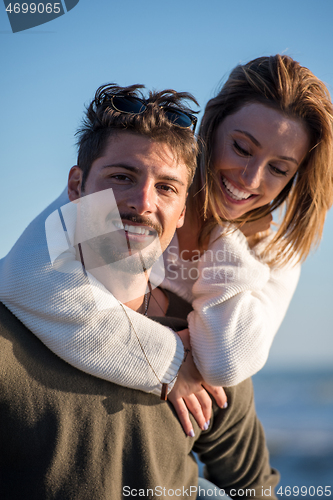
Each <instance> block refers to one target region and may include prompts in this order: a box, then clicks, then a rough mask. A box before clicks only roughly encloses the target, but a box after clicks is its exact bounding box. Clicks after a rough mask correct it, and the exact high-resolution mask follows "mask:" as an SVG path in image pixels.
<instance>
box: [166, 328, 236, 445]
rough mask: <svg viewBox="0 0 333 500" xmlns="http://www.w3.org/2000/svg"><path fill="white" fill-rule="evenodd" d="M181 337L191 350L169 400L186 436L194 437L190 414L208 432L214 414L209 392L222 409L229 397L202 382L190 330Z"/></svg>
mask: <svg viewBox="0 0 333 500" xmlns="http://www.w3.org/2000/svg"><path fill="white" fill-rule="evenodd" d="M179 336H180V337H181V339H182V341H183V344H184V348H185V350H187V349H189V351H188V352H187V356H186V360H185V361H184V362H183V364H182V366H181V367H180V370H179V373H178V377H177V380H176V383H175V385H174V387H173V389H172V391H171V392H170V394H169V395H168V400H169V401H170V402H171V403H172V404H173V406H174V408H175V410H176V412H177V415H178V417H179V420H180V422H181V424H182V426H183V428H184V431H185V432H186V434H187V435H188V436H192V437H193V436H194V431H193V427H192V423H191V420H190V418H189V414H188V412H189V411H190V412H191V413H192V415H193V416H194V418H195V420H196V421H197V423H198V425H199V427H200V428H201V429H202V430H206V429H207V428H208V425H209V420H210V418H211V412H212V400H211V398H210V397H209V395H208V393H207V391H208V392H209V393H210V394H211V395H212V396H213V397H214V399H215V401H216V403H217V404H218V405H219V406H220V407H221V408H222V407H226V406H227V404H226V403H227V397H226V395H225V392H224V390H223V389H222V387H213V386H211V385H209V384H206V383H205V382H204V381H203V380H202V377H201V375H200V373H199V372H198V370H197V368H196V366H195V364H194V361H193V358H192V353H191V346H190V340H189V331H188V329H186V330H182V331H181V332H179Z"/></svg>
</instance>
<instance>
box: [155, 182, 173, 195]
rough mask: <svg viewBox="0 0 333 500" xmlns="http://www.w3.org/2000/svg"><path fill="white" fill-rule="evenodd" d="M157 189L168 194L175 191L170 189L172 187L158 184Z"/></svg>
mask: <svg viewBox="0 0 333 500" xmlns="http://www.w3.org/2000/svg"><path fill="white" fill-rule="evenodd" d="M158 188H159V189H161V190H162V191H166V192H168V193H175V192H176V191H175V189H174V188H173V187H172V186H168V185H167V184H160V185H159V186H158Z"/></svg>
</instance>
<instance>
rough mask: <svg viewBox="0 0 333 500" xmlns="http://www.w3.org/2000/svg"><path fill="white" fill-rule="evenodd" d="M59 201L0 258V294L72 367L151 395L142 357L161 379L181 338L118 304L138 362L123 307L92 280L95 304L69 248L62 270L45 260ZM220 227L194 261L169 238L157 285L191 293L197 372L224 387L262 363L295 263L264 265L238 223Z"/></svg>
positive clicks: (171, 370)
mask: <svg viewBox="0 0 333 500" xmlns="http://www.w3.org/2000/svg"><path fill="white" fill-rule="evenodd" d="M68 202H69V200H68V197H67V194H66V192H64V193H63V194H62V195H61V196H60V197H59V198H58V199H57V200H56V201H55V202H54V203H52V204H51V205H50V206H49V207H48V208H47V209H46V210H45V211H44V212H42V213H41V214H40V215H39V216H38V217H37V218H36V219H35V220H34V221H33V222H32V223H31V224H30V225H29V226H28V228H27V229H26V230H25V232H24V233H23V234H22V236H21V237H20V238H19V240H18V241H17V242H16V244H15V245H14V247H13V248H12V250H11V251H10V252H9V254H8V255H7V256H6V257H5V258H4V259H2V260H1V261H0V300H1V301H2V302H3V303H4V304H5V305H6V306H7V307H8V309H10V311H11V312H12V313H13V314H15V315H16V316H17V317H18V318H19V319H20V320H21V321H22V323H24V324H25V325H26V326H27V327H28V328H29V329H30V330H31V331H32V332H33V333H34V334H35V335H36V336H37V337H39V338H40V340H41V341H42V342H43V343H44V344H45V345H46V346H48V347H49V349H51V350H52V351H53V352H54V353H56V354H57V355H58V356H59V357H61V358H62V359H64V360H65V361H67V362H68V363H70V364H72V365H73V366H75V367H77V368H78V369H80V370H82V371H85V372H87V373H90V374H91V375H94V376H97V377H100V378H103V379H106V380H110V381H111V382H114V383H117V384H120V385H124V386H127V387H132V388H135V389H141V390H144V391H145V392H152V393H154V394H157V395H159V394H160V393H161V384H160V383H159V382H158V381H157V379H156V376H155V375H154V373H153V371H152V369H151V366H149V365H152V366H153V368H154V370H155V372H156V373H157V375H158V378H159V379H160V380H161V381H162V382H169V381H170V380H172V379H173V378H174V376H175V375H176V374H177V372H178V369H179V367H180V364H181V362H182V359H183V345H182V342H181V341H180V339H179V337H178V336H177V335H176V334H175V333H174V332H172V330H170V329H169V328H166V327H163V326H162V325H159V324H158V323H156V322H154V321H151V320H149V319H148V318H146V317H144V316H142V315H141V314H138V313H135V312H134V311H132V310H131V309H129V308H126V311H127V314H128V316H129V317H130V318H131V321H132V323H133V325H134V328H135V330H136V332H137V334H138V336H139V338H140V342H141V344H142V345H143V348H144V350H145V354H146V356H147V358H148V360H149V363H147V358H146V356H145V355H144V354H143V352H142V349H141V347H140V346H139V343H138V340H137V337H136V335H135V334H134V333H133V331H132V328H131V326H130V325H129V321H128V319H127V317H126V315H125V314H124V311H123V309H122V308H121V306H119V303H118V302H117V301H116V300H115V299H113V297H112V295H111V294H110V293H109V292H107V291H106V289H105V288H104V287H103V286H102V285H101V284H100V283H98V282H97V280H95V293H96V290H97V292H98V291H100V293H101V296H102V300H103V297H104V296H105V294H107V296H108V303H109V304H110V305H111V306H110V307H109V309H106V310H102V311H101V310H97V308H96V305H95V300H94V298H93V297H92V292H91V287H90V284H91V282H92V281H93V280H94V278H93V277H92V276H89V281H88V279H87V277H86V276H85V275H84V273H83V272H82V266H81V264H80V263H79V262H77V261H76V260H75V251H74V248H73V247H70V246H68V248H67V249H65V251H64V254H63V255H64V260H65V261H66V266H67V270H68V271H69V272H67V273H62V272H58V271H56V270H55V269H54V268H53V266H52V265H51V262H50V256H49V251H48V248H47V243H46V237H45V221H46V219H47V218H48V216H49V215H50V214H51V213H53V212H54V211H55V210H57V209H59V208H60V207H61V206H63V205H65V204H67V203H68ZM68 230H70V229H68ZM220 232H221V229H220V228H217V229H215V230H214V231H213V233H212V235H211V238H210V244H209V248H208V251H207V252H206V253H205V254H204V255H203V256H202V257H201V258H200V260H199V261H198V262H184V261H182V260H181V259H180V257H179V252H178V243H177V237H175V238H174V239H173V241H172V243H171V244H170V247H169V252H168V253H167V254H166V257H165V259H166V260H165V264H166V280H165V282H164V283H163V284H164V285H165V287H166V288H168V289H170V290H171V291H173V292H175V293H177V294H178V295H179V296H182V297H183V298H185V299H186V300H187V301H190V302H193V307H194V311H193V312H192V313H190V315H189V317H188V320H189V328H190V335H191V343H192V347H193V356H194V359H195V362H196V364H197V366H198V368H199V370H200V372H201V374H202V375H203V377H204V379H205V380H206V381H207V382H208V383H210V384H213V385H223V386H230V385H235V384H238V383H240V382H241V381H243V380H245V379H246V378H247V377H249V376H251V375H253V374H254V373H256V372H257V371H258V370H260V369H261V368H262V366H263V365H264V364H265V361H266V359H267V356H268V352H269V349H270V346H271V343H272V341H273V338H274V335H275V333H276V331H277V330H278V328H279V326H280V324H281V321H282V319H283V317H284V315H285V313H286V310H287V308H288V305H289V302H290V300H291V297H292V295H293V293H294V290H295V288H296V285H297V281H298V278H299V266H295V267H292V266H285V267H283V268H279V269H271V268H270V267H269V266H268V265H267V264H265V263H263V262H261V261H260V260H259V258H258V257H257V254H256V253H255V252H253V251H251V250H250V249H249V247H248V245H247V241H246V238H245V237H244V236H243V234H242V233H241V232H240V231H238V230H236V231H234V232H232V233H230V234H227V235H224V236H223V237H222V238H219V235H220ZM69 239H71V238H69ZM263 244H265V242H264V243H263ZM170 249H171V251H170ZM186 269H187V270H186ZM193 283H194V286H193ZM192 287H193V288H192ZM98 293H99V292H98ZM95 299H96V297H95ZM171 387H172V384H171Z"/></svg>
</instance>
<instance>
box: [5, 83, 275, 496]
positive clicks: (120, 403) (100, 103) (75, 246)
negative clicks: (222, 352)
mask: <svg viewBox="0 0 333 500" xmlns="http://www.w3.org/2000/svg"><path fill="white" fill-rule="evenodd" d="M137 91H138V87H134V86H133V87H130V88H125V89H123V88H119V87H116V86H107V87H101V88H100V89H98V91H97V93H96V96H95V99H94V101H93V102H92V103H91V105H90V107H89V108H88V111H87V119H86V122H85V124H84V126H83V128H82V130H81V135H80V148H79V156H78V165H77V166H76V167H73V168H72V169H71V171H70V175H69V180H68V198H69V200H70V201H72V202H73V201H75V202H76V206H77V210H76V216H75V217H74V218H75V220H76V224H75V225H71V224H72V222H73V220H74V219H73V217H72V215H73V214H72V208H73V204H71V205H68V203H67V202H68V199H67V198H66V196H63V197H61V198H60V200H58V202H57V203H55V204H52V205H51V206H50V207H48V209H46V211H44V213H43V214H41V215H40V216H39V217H38V218H37V219H36V220H35V221H34V222H33V223H32V225H31V227H30V228H28V230H27V231H26V232H25V233H24V234H23V235H22V237H21V238H20V240H19V241H18V243H17V244H16V245H15V246H14V248H13V249H12V251H11V252H10V253H9V255H8V256H7V257H6V258H5V259H3V260H2V261H1V263H0V277H1V287H0V299H1V300H2V302H3V303H4V305H2V304H1V306H0V333H1V335H0V406H1V424H0V440H1V441H0V444H1V448H0V449H1V452H0V471H1V473H0V474H1V475H0V492H1V498H2V499H11V500H15V499H21V498H29V499H36V500H37V499H38V500H40V499H44V498H45V499H57V500H58V499H66V500H67V499H80V500H81V499H82V500H83V499H87V500H88V499H89V500H91V499H92V498H96V499H98V500H104V499H105V500H106V499H110V498H112V499H116V500H117V499H120V498H124V497H132V496H141V497H146V498H155V497H162V498H172V497H184V498H192V499H194V498H196V496H197V493H198V491H197V489H198V477H197V466H196V463H195V460H194V458H193V456H192V450H195V451H197V452H198V453H199V454H200V456H201V458H202V460H203V461H204V462H206V464H207V476H208V478H209V479H210V480H211V481H212V482H213V483H214V484H216V485H217V486H218V487H220V488H224V489H225V491H226V492H228V493H229V494H230V495H231V496H233V497H240V496H244V495H246V496H247V497H251V498H272V495H273V492H272V487H273V486H274V485H275V484H276V476H275V474H274V472H273V471H271V469H270V467H269V464H268V457H267V450H266V448H265V442H264V436H263V432H262V429H261V426H260V423H259V422H258V420H257V418H256V415H255V412H254V406H253V394H252V387H251V383H250V382H249V381H246V382H244V383H243V384H241V385H240V386H238V387H234V388H231V389H230V390H228V401H229V408H228V410H227V411H224V410H221V409H219V408H217V407H214V414H213V416H212V419H211V421H210V423H209V425H207V426H206V429H207V430H206V431H202V429H200V428H199V427H198V425H197V424H196V422H195V421H192V424H191V425H193V429H194V433H195V438H194V436H193V437H191V438H189V437H187V436H186V435H185V433H184V431H183V429H182V427H181V425H180V423H179V421H178V419H177V418H176V416H175V413H174V411H173V409H172V406H170V405H169V404H168V403H165V402H164V401H161V400H160V399H158V398H156V396H155V395H154V394H145V393H143V392H142V391H139V390H134V389H129V388H127V387H123V385H130V386H131V387H135V388H137V389H140V388H143V386H144V384H143V381H145V383H146V380H147V378H149V377H150V378H151V387H152V392H154V393H155V394H157V393H159V392H160V391H161V389H163V390H164V392H165V391H166V390H167V388H166V386H167V384H168V383H170V385H171V384H172V382H173V378H175V376H176V375H177V373H178V371H179V368H180V365H181V364H182V361H183V358H184V348H183V344H182V342H181V340H180V339H179V338H178V337H177V335H176V334H175V333H174V332H173V331H172V330H170V329H166V328H164V327H163V326H162V325H161V326H160V328H161V330H160V331H157V333H155V334H154V335H155V336H154V343H153V345H152V342H149V333H150V332H149V331H147V332H146V334H147V335H146V336H145V333H142V329H141V326H142V325H147V329H149V328H150V326H148V325H150V323H151V322H150V321H149V320H148V319H147V318H145V317H144V315H142V316H138V315H135V314H134V313H133V312H132V311H138V312H142V313H146V312H148V307H147V305H146V304H145V297H146V296H147V295H148V296H149V292H148V294H147V293H144V292H145V290H144V291H143V292H142V287H141V284H142V282H141V278H142V277H147V276H148V275H149V270H150V268H151V267H152V265H153V262H154V261H155V259H156V258H158V256H159V253H160V251H163V250H164V249H165V248H166V246H167V245H168V243H169V242H170V240H171V238H172V236H173V233H174V231H175V229H176V227H179V226H180V225H181V224H182V221H183V217H184V206H185V199H186V192H187V187H188V185H189V183H190V182H191V178H192V175H193V172H194V168H195V155H196V146H195V141H194V137H193V134H192V132H191V124H192V123H194V121H195V120H194V117H193V116H192V115H191V114H190V113H189V111H188V110H187V109H186V108H184V106H183V105H182V98H183V97H187V98H188V97H189V96H188V95H183V94H180V95H178V94H177V93H173V92H162V93H155V94H151V95H150V97H149V100H148V101H147V102H146V101H143V100H140V99H138V94H137ZM109 190H112V193H113V195H114V199H115V202H116V205H117V210H118V211H119V217H118V214H117V211H116V210H114V207H109V206H108V205H107V206H106V209H105V212H103V211H102V212H101V213H104V217H103V218H102V217H101V219H102V222H100V220H99V219H98V218H97V219H96V218H95V216H94V210H93V211H92V212H91V210H90V209H87V207H88V208H89V200H91V199H93V200H94V199H96V196H97V197H98V198H100V196H101V197H102V198H103V194H105V193H109ZM99 207H100V206H99ZM101 207H102V209H104V208H105V206H104V204H103V203H102V205H101ZM59 209H60V211H59ZM97 212H98V213H100V212H99V210H98V211H97ZM95 213H96V212H95ZM91 214H93V216H92V215H91ZM41 221H42V222H43V224H42V225H41ZM78 221H79V223H81V226H82V230H83V231H85V230H86V228H88V232H87V233H85V235H84V238H82V237H78V236H77V234H78V232H79V231H78V230H77V229H78V225H77V223H78ZM82 221H83V223H82ZM44 224H45V229H44ZM103 224H105V227H103ZM41 227H42V229H43V231H42V230H41ZM45 230H46V233H45ZM118 232H119V234H118ZM95 233H96V234H95ZM110 233H114V234H112V235H111V236H112V237H110ZM45 234H46V235H45ZM31 235H33V237H32V236H31ZM119 235H120V236H119ZM155 235H157V236H158V243H159V245H160V249H159V248H158V247H157V246H156V245H155V246H154V245H153V248H151V247H152V243H153V241H155V239H156V238H155ZM118 236H119V246H117V247H116V248H113V246H112V245H113V241H114V239H115V238H116V239H117V238H118ZM122 237H123V238H122ZM126 248H127V251H128V254H129V255H128V258H129V259H130V267H131V272H130V273H127V270H126V269H124V268H123V266H122V261H124V260H126V259H127V254H126ZM110 254H111V258H110V261H109V260H108V259H109V257H110ZM140 266H141V267H142V269H143V271H142V272H141V267H140ZM101 267H102V268H103V269H104V271H105V274H104V272H102V273H101V272H100V268H101ZM87 269H88V270H89V273H87ZM110 269H112V273H110V272H109V271H110ZM126 273H127V275H126ZM50 276H51V277H52V279H51V281H50ZM139 278H140V279H139ZM122 279H124V280H125V284H124V282H122ZM114 280H116V286H114ZM63 282H65V284H66V289H65V291H64V289H61V291H62V293H60V284H62V285H63ZM29 283H34V287H33V289H29ZM133 283H134V285H135V287H134V288H135V292H134V293H132V295H131V299H130V300H129V301H128V300H127V299H126V291H128V292H129V286H130V287H131V288H132V286H134V285H133ZM121 287H122V288H123V289H122V290H120V298H121V297H123V300H122V301H121V300H120V299H119V300H117V298H114V295H116V293H117V292H118V291H119V288H121ZM110 290H111V291H112V292H113V294H112V295H111V294H110V293H109V291H110ZM140 290H141V291H140ZM131 292H132V290H131ZM154 297H155V298H157V300H158V301H159V305H160V310H162V311H163V314H164V312H165V311H166V312H167V315H168V316H177V315H180V316H184V307H185V305H184V304H180V301H179V299H178V298H177V300H176V301H175V298H174V297H173V296H172V295H169V297H168V298H167V297H166V296H165V295H164V294H163V293H162V292H161V291H160V290H158V289H157V288H156V289H155V290H154ZM115 301H116V302H117V303H115ZM121 302H124V303H125V304H127V306H128V308H126V307H125V306H124V305H122V304H121ZM67 303H69V304H70V309H71V311H70V314H69V313H68V310H67V309H66V304H67ZM116 306H117V307H116ZM179 306H181V307H180V309H179ZM177 308H178V309H179V311H177ZM50 309H51V311H50ZM110 310H111V313H110V312H109V311H110ZM157 312H158V311H157ZM13 313H14V314H15V315H16V316H17V317H15V316H14V315H13ZM52 314H53V315H54V314H55V316H56V318H57V322H56V328H54V316H52ZM108 314H111V316H108ZM150 314H155V315H156V316H161V315H163V314H162V312H161V313H160V314H159V313H158V314H157V313H156V308H155V311H154V308H153V307H152V308H151V311H150ZM74 318H75V319H77V318H79V322H81V323H80V324H81V325H82V328H81V329H80V331H77V330H71V325H72V323H73V322H74ZM138 318H139V319H138ZM111 319H112V321H111ZM119 321H122V322H124V321H127V322H128V324H129V327H130V331H131V332H132V333H133V334H131V335H129V334H127V338H123V337H120V335H119V336H117V335H113V336H112V339H111V341H110V339H109V337H110V336H111V335H110V329H111V328H115V329H116V330H117V324H118V325H119ZM161 321H162V320H161ZM117 322H118V323H117ZM141 322H142V325H141ZM164 322H166V324H168V325H169V326H171V327H172V328H173V329H174V330H176V329H182V328H184V327H185V326H186V324H184V322H181V321H180V320H177V319H176V318H174V317H171V318H170V319H169V320H168V319H167V318H164ZM68 324H69V330H67V333H68V331H69V332H70V334H72V336H71V335H69V336H64V335H63V332H64V331H66V327H67V326H68ZM154 325H156V324H155V323H154ZM103 328H104V331H103ZM154 328H155V326H154ZM52 329H54V330H52ZM91 329H97V332H96V333H95V336H91V335H90V330H91ZM50 330H52V331H54V333H55V335H53V336H52V335H51V337H50V336H49V335H48V333H49V331H50ZM154 331H155V330H154ZM32 332H33V333H32ZM73 332H74V333H73ZM34 334H35V335H37V336H38V337H39V338H40V339H41V340H42V341H43V342H44V343H45V344H46V346H48V347H46V346H45V345H44V344H43V343H41V342H40V340H39V339H38V338H37V337H36V336H35V335H34ZM165 336H166V337H168V338H167V339H166V340H165ZM119 337H120V340H119ZM110 342H111V344H110ZM185 342H186V340H185ZM96 343H98V345H97V349H96ZM165 345H166V346H167V349H166V352H164V351H163V346H165ZM185 347H186V348H187V346H186V345H185ZM106 348H108V349H109V350H110V352H114V353H115V356H116V355H117V356H120V355H121V354H122V355H123V356H124V361H123V362H124V365H126V366H124V369H123V371H124V373H123V374H122V377H123V379H122V380H121V383H122V385H116V384H114V383H111V382H109V381H107V380H101V378H109V379H110V377H109V375H110V372H112V370H115V371H116V370H117V368H118V371H119V366H118V367H117V366H107V367H105V366H102V368H95V367H96V365H97V364H98V363H97V362H96V359H95V357H94V356H95V354H96V351H97V352H98V350H99V349H100V350H103V349H106ZM112 349H113V351H112ZM52 351H53V352H52ZM77 351H79V352H80V354H81V355H82V356H81V359H80V360H79V362H78V361H77V357H76V356H75V354H76V352H77ZM54 353H56V354H58V355H59V356H61V357H62V358H63V359H65V360H66V361H68V362H69V363H71V364H73V365H74V367H73V366H70V364H68V363H66V362H65V361H63V360H62V359H60V358H59V357H58V356H56V355H55V354H54ZM165 359H166V361H165ZM189 363H191V354H190V353H189V355H188V356H187V358H186V360H184V363H183V367H184V366H188V364H189ZM76 365H77V366H78V367H79V368H84V369H86V371H89V372H90V373H91V375H97V376H98V377H100V378H97V377H94V376H91V375H90V374H88V373H84V372H83V371H80V370H78V369H76V368H75V366H76ZM110 365H112V359H111V360H110ZM133 366H134V368H135V370H134V373H135V377H137V378H140V376H141V375H142V380H137V383H136V384H135V383H132V381H131V377H133ZM138 367H139V370H138ZM94 370H95V371H94ZM111 379H112V378H111ZM215 494H216V495H220V496H221V492H220V491H218V490H216V492H215ZM209 496H210V497H212V495H211V494H209Z"/></svg>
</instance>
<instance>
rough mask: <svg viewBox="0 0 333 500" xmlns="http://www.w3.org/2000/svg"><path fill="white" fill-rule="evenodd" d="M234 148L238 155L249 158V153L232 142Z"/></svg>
mask: <svg viewBox="0 0 333 500" xmlns="http://www.w3.org/2000/svg"><path fill="white" fill-rule="evenodd" d="M234 148H235V150H236V151H237V153H239V154H240V155H242V156H251V153H250V152H249V151H246V149H244V148H242V146H240V145H239V144H238V142H236V141H234Z"/></svg>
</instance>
